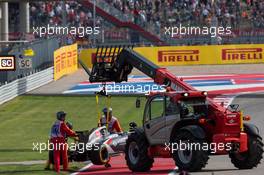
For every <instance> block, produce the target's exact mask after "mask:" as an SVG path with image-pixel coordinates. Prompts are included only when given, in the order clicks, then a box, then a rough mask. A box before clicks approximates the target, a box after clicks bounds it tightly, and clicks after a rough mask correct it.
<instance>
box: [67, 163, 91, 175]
mask: <svg viewBox="0 0 264 175" xmlns="http://www.w3.org/2000/svg"><path fill="white" fill-rule="evenodd" d="M91 166H93V164H92V163H89V164H88V165H86V166H84V167H82V168H81V169H79V171H78V172H75V173H72V174H71V175H77V174H79V173H80V172H83V171H86V170H87V169H89V168H90V167H91Z"/></svg>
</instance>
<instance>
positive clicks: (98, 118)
mask: <svg viewBox="0 0 264 175" xmlns="http://www.w3.org/2000/svg"><path fill="white" fill-rule="evenodd" d="M95 101H96V110H97V123H98V127H100V126H101V122H100V119H101V113H100V110H99V95H98V94H97V93H96V95H95Z"/></svg>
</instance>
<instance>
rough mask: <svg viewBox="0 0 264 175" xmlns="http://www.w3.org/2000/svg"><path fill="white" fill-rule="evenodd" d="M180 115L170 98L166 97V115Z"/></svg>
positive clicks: (175, 104) (177, 107)
mask: <svg viewBox="0 0 264 175" xmlns="http://www.w3.org/2000/svg"><path fill="white" fill-rule="evenodd" d="M179 113H180V109H179V106H178V105H177V103H175V102H173V101H172V99H171V98H170V97H166V111H165V114H166V115H176V114H179Z"/></svg>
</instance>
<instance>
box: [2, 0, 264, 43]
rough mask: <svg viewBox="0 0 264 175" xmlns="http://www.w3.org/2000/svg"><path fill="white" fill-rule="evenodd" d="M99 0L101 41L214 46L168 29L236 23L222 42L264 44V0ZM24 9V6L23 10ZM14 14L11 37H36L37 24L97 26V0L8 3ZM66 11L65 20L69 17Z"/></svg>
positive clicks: (98, 39) (204, 38) (205, 39)
mask: <svg viewBox="0 0 264 175" xmlns="http://www.w3.org/2000/svg"><path fill="white" fill-rule="evenodd" d="M95 2H96V5H95V11H96V12H95V18H96V21H95V25H96V26H101V27H102V28H104V31H103V33H102V34H101V35H100V36H96V42H97V43H103V42H108V43H109V42H115V43H116V42H119V43H120V42H123V43H127V42H129V43H140V44H142V43H152V44H154V45H183V44H184V45H187V44H188V45H197V44H203V45H204V44H205V45H208V44H213V40H212V39H210V37H208V36H199V35H191V36H183V37H181V38H179V36H175V38H169V37H167V36H166V35H164V27H166V26H178V25H179V24H182V25H184V26H223V27H226V26H230V27H231V28H232V31H233V34H232V35H230V36H221V37H222V44H228V43H261V39H263V38H262V37H263V27H264V2H263V1H262V0H261V1H256V0H230V1H227V0H224V1H220V0H154V1H152V0H123V1H121V0H96V1H95ZM21 8H24V10H20V11H19V9H21ZM64 8H65V10H66V11H65V10H64ZM25 9H27V11H25ZM64 11H65V12H66V14H64ZM8 12H9V15H8V21H9V22H8V23H9V29H8V31H9V32H8V33H9V35H8V36H9V39H10V40H18V39H19V40H21V39H26V38H27V39H30V40H32V39H33V38H34V39H37V38H38V37H37V36H36V35H34V36H33V35H32V32H33V31H32V26H43V25H47V24H50V25H62V24H66V25H68V26H93V25H94V24H93V18H94V17H93V0H78V1H66V3H65V4H64V3H63V2H62V1H31V2H30V3H29V4H28V3H26V4H24V5H23V3H20V5H19V4H18V3H17V2H15V1H11V2H10V3H9V4H8ZM21 13H22V14H21ZM27 15H28V16H27ZM64 15H65V16H66V17H65V19H63V18H64ZM25 16H26V18H25ZM23 18H24V19H23ZM19 21H27V22H23V23H22V22H19ZM3 26H4V25H3ZM2 35H4V33H3V32H2ZM5 37H7V36H5ZM74 39H78V40H80V41H83V42H84V43H86V44H88V45H89V44H92V43H90V42H89V39H91V36H86V37H85V38H74Z"/></svg>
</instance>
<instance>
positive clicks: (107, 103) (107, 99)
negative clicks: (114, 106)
mask: <svg viewBox="0 0 264 175" xmlns="http://www.w3.org/2000/svg"><path fill="white" fill-rule="evenodd" d="M106 107H107V116H106V128H107V130H108V126H109V124H108V123H109V122H108V119H109V112H110V110H109V109H110V107H111V96H110V95H107V97H106Z"/></svg>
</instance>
